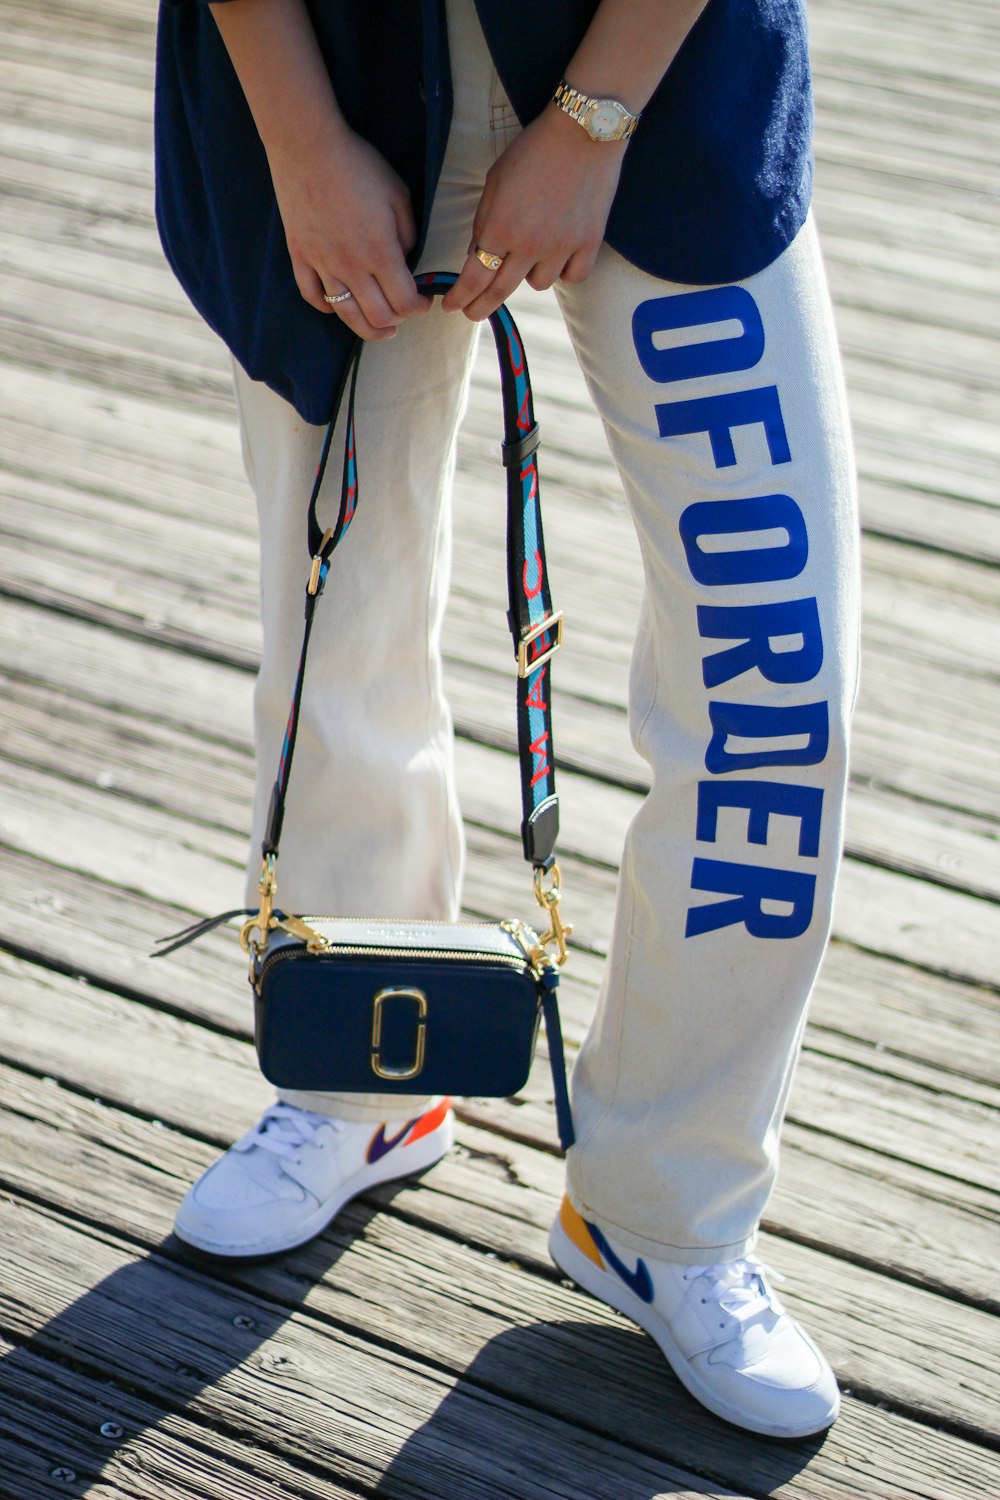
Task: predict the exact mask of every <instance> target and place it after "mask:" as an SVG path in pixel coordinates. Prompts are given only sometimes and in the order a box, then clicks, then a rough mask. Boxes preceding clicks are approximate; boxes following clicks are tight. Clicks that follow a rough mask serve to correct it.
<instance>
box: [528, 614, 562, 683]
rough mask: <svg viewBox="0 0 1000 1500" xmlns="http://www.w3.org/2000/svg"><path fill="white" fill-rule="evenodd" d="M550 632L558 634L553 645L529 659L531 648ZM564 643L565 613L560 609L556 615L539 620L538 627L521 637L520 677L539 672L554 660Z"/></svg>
mask: <svg viewBox="0 0 1000 1500" xmlns="http://www.w3.org/2000/svg"><path fill="white" fill-rule="evenodd" d="M550 630H554V631H555V633H556V638H555V640H554V641H553V642H552V645H551V646H549V647H548V648H547V649H546V650H545V651H540V652H538V654H537V655H536V656H531V657H529V655H528V651H529V649H530V648H531V646H533V645H534V643H535V641H537V640H538V638H539V636H543V635H545V634H546V632H547V631H550ZM562 643H563V612H562V610H561V609H559V610H557V611H556V612H555V614H549V615H546V616H545V619H544V620H539V622H538V624H537V625H532V626H531V627H530V628H529V629H528V630H526V631H525V632H524V634H523V635H522V636H521V639H520V640H519V641H518V643H517V675H518V677H530V676H531V674H532V672H537V671H538V668H539V667H543V666H544V665H545V663H546V662H547V661H551V660H552V658H553V656H555V654H556V652H557V651H558V650H559V649H560V647H561V646H562Z"/></svg>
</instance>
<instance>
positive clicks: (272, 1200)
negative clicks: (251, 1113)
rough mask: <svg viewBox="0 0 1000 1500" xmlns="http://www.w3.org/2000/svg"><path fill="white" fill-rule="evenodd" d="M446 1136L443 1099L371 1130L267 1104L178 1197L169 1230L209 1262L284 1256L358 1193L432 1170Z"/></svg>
mask: <svg viewBox="0 0 1000 1500" xmlns="http://www.w3.org/2000/svg"><path fill="white" fill-rule="evenodd" d="M453 1128H454V1127H453V1117H452V1112H451V1099H450V1098H444V1099H441V1100H440V1101H438V1102H437V1103H436V1104H434V1105H432V1106H431V1108H430V1109H429V1110H427V1111H426V1112H425V1113H424V1114H422V1115H418V1116H416V1118H414V1119H411V1120H406V1121H403V1120H397V1121H395V1122H393V1123H389V1122H386V1121H383V1123H382V1124H380V1125H377V1126H373V1125H372V1124H371V1123H367V1124H359V1123H358V1122H356V1121H347V1120H335V1119H331V1118H330V1116H328V1115H317V1114H311V1113H310V1112H309V1111H308V1110H304V1109H296V1108H295V1107H294V1106H293V1105H291V1104H273V1105H272V1106H271V1108H270V1109H266V1110H265V1111H264V1113H263V1115H262V1116H261V1118H260V1120H259V1121H258V1123H257V1124H256V1125H255V1126H254V1127H253V1129H252V1130H249V1131H248V1132H247V1134H246V1135H245V1136H244V1137H243V1139H242V1140H239V1141H237V1142H236V1144H235V1146H231V1147H230V1148H229V1150H228V1151H227V1152H226V1154H225V1155H224V1156H222V1157H220V1158H219V1160H218V1161H217V1162H216V1163H215V1165H214V1166H211V1167H209V1169H208V1171H207V1172H205V1173H204V1174H203V1175H202V1176H201V1177H200V1178H199V1179H198V1181H197V1182H196V1183H195V1184H194V1186H193V1187H191V1188H189V1189H188V1192H187V1194H186V1196H185V1198H184V1201H183V1202H182V1203H181V1206H180V1208H179V1209H178V1211H177V1218H176V1220H175V1222H174V1229H175V1231H176V1233H177V1235H178V1237H179V1238H180V1239H182V1240H184V1241H185V1243H186V1244H188V1245H192V1246H194V1248H195V1249H196V1250H202V1251H204V1252H205V1253H207V1254H209V1255H225V1256H241V1255H254V1256H257V1255H276V1254H278V1253H279V1252H280V1251H282V1250H291V1249H292V1248H293V1247H294V1246H296V1245H303V1244H305V1242H306V1240H311V1239H312V1238H313V1236H314V1235H317V1234H319V1233H320V1232H321V1230H323V1229H325V1228H326V1226H327V1225H328V1224H329V1223H330V1221H331V1219H333V1218H334V1217H335V1215H336V1214H338V1213H339V1212H340V1210H341V1209H342V1208H343V1206H344V1204H345V1203H347V1202H349V1200H350V1199H351V1198H354V1197H356V1196H357V1194H358V1193H363V1192H364V1191H365V1190H366V1189H367V1188H370V1187H374V1186H375V1184H376V1183H378V1182H389V1181H390V1180H391V1179H392V1178H395V1177H409V1176H410V1175H411V1174H412V1173H415V1172H423V1171H425V1170H426V1168H427V1167H430V1166H433V1165H434V1163H435V1162H436V1161H439V1160H440V1159H441V1157H442V1156H444V1154H445V1152H446V1151H447V1150H448V1148H449V1147H450V1145H451V1143H452V1137H453Z"/></svg>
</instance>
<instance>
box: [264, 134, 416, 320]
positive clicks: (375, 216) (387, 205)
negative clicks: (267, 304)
mask: <svg viewBox="0 0 1000 1500" xmlns="http://www.w3.org/2000/svg"><path fill="white" fill-rule="evenodd" d="M307 156H308V165H306V164H305V163H306V157H307ZM271 176H272V179H273V181H274V188H275V192H276V194H277V198H278V207H279V209H280V211H281V219H282V223H283V224H284V228H285V237H286V239H287V241H288V252H289V255H290V256H291V260H292V268H293V270H294V272H295V280H296V283H297V285H298V288H299V291H300V292H301V293H302V295H303V297H304V298H305V300H306V301H307V302H308V303H309V304H310V306H311V307H315V308H316V309H317V311H318V312H321V313H327V314H330V315H331V316H332V315H336V316H338V317H339V318H341V320H342V321H343V322H344V323H346V324H347V325H348V327H350V328H352V329H353V330H354V332H355V333H357V334H359V335H360V337H361V338H363V339H369V340H372V341H375V340H381V339H387V338H392V336H393V335H394V334H395V332H396V327H397V325H398V324H399V323H400V322H401V321H402V320H403V319H404V318H409V317H412V316H414V315H415V314H418V313H423V312H427V311H428V310H429V306H430V304H429V301H428V299H427V298H426V297H421V295H420V293H419V292H418V291H417V288H416V283H415V282H414V280H413V277H412V275H411V274H410V271H409V269H408V267H407V265H406V259H405V256H406V252H407V251H408V250H409V249H411V247H412V246H413V244H414V243H415V241H416V237H417V230H416V225H415V223H414V219H413V209H412V206H411V204H410V196H409V193H408V192H407V190H406V187H405V186H404V184H403V182H402V181H401V180H400V179H399V177H397V175H396V173H395V172H394V171H393V170H392V168H391V167H390V166H389V164H388V162H386V161H385V159H384V158H383V157H382V156H380V155H379V153H378V152H377V151H376V150H375V148H374V147H373V146H370V145H369V144H368V142H367V141H364V140H362V138H361V137H360V136H357V135H355V134H354V133H353V132H352V131H349V130H347V128H346V126H345V127H342V128H341V129H339V130H337V131H336V133H335V134H332V133H331V136H330V137H329V138H325V139H324V140H323V142H322V144H321V145H320V146H319V148H318V149H317V148H314V149H313V150H311V151H310V152H309V153H304V152H302V151H301V150H299V151H296V152H295V154H294V157H290V158H289V159H288V160H284V159H282V158H278V159H274V158H272V159H271ZM347 290H350V292H351V294H352V295H351V297H350V298H349V299H348V300H347V301H345V302H338V303H337V305H336V307H331V306H330V304H329V303H328V302H324V300H323V294H324V292H329V293H330V294H331V295H332V296H336V295H337V293H339V292H343V291H347Z"/></svg>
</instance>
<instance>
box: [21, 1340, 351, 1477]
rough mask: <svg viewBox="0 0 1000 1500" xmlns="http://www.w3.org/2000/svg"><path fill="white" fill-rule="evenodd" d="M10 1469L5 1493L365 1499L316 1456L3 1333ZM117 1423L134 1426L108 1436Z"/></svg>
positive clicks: (119, 1425)
mask: <svg viewBox="0 0 1000 1500" xmlns="http://www.w3.org/2000/svg"><path fill="white" fill-rule="evenodd" d="M0 1396H2V1399H0V1473H2V1474H3V1487H4V1488H3V1494H4V1500H65V1497H66V1496H73V1495H77V1496H81V1497H82V1496H86V1497H87V1500H273V1497H274V1495H275V1494H281V1495H287V1496H289V1497H292V1496H294V1497H297V1500H356V1497H357V1494H358V1491H357V1489H355V1488H353V1487H352V1488H350V1489H347V1488H345V1487H344V1486H343V1485H341V1484H339V1483H338V1482H337V1481H336V1480H335V1479H333V1478H331V1477H329V1476H328V1475H327V1474H322V1473H319V1472H317V1470H316V1468H315V1467H314V1466H309V1467H298V1466H297V1465H295V1464H291V1463H288V1462H287V1461H286V1460H285V1459H284V1458H282V1457H281V1455H280V1454H278V1453H275V1451H274V1447H273V1444H272V1445H270V1446H269V1447H268V1448H263V1447H257V1446H255V1445H254V1444H253V1443H252V1442H249V1441H248V1440H247V1439H246V1438H245V1437H239V1438H236V1437H233V1436H232V1435H231V1434H230V1433H226V1432H222V1431H220V1430H219V1429H218V1428H215V1427H201V1426H198V1425H197V1424H196V1423H194V1422H191V1421H188V1420H187V1419H186V1418H185V1417H184V1416H181V1415H179V1414H177V1413H175V1412H173V1411H171V1410H170V1408H169V1406H167V1405H157V1404H156V1403H153V1402H149V1401H143V1400H140V1399H139V1398H137V1397H136V1396H133V1395H132V1394H131V1393H129V1392H127V1391H125V1390H121V1389H116V1388H114V1387H113V1386H110V1385H109V1383H108V1381H107V1379H105V1378H102V1377H101V1376H100V1375H97V1376H88V1375H84V1374H83V1373H81V1372H80V1371H78V1370H72V1369H67V1368H65V1367H64V1366H62V1365H60V1364H58V1363H55V1362H53V1361H52V1360H50V1359H45V1358H43V1357H41V1356H40V1355H38V1354H37V1353H35V1352H34V1350H33V1349H32V1347H31V1345H30V1343H29V1344H28V1345H24V1346H21V1347H18V1346H17V1345H12V1344H9V1343H7V1342H6V1341H5V1340H3V1339H0ZM107 1423H112V1424H114V1426H115V1427H117V1428H122V1429H124V1431H123V1434H122V1436H121V1437H120V1438H115V1437H107V1436H105V1435H104V1434H103V1433H102V1432H101V1428H102V1427H103V1426H105V1424H107Z"/></svg>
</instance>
